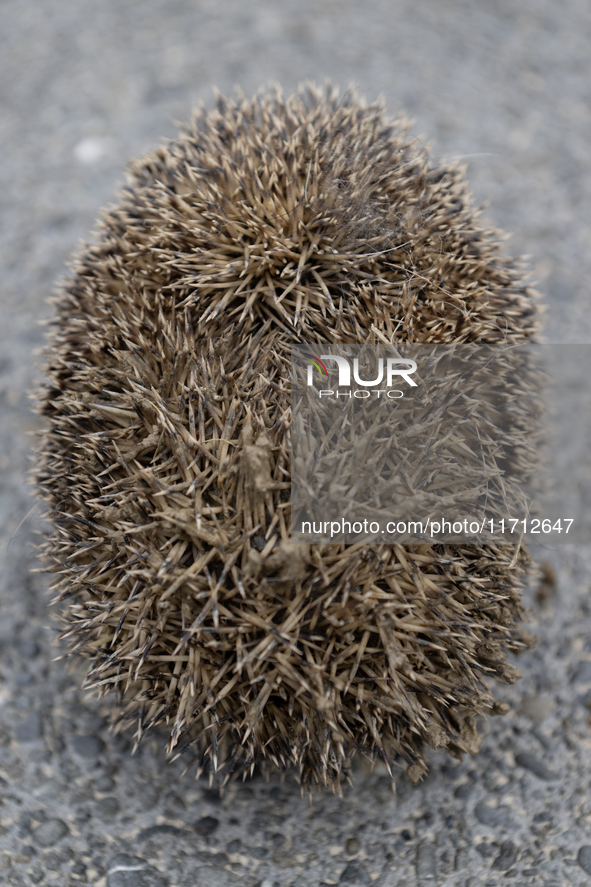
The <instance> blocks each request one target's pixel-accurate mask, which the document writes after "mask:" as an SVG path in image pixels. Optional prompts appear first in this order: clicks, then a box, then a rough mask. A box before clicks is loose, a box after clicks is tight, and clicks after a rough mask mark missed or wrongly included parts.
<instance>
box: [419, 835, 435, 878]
mask: <svg viewBox="0 0 591 887" xmlns="http://www.w3.org/2000/svg"><path fill="white" fill-rule="evenodd" d="M415 868H416V870H417V878H418V879H419V883H420V882H421V881H428V880H434V879H435V878H436V877H437V859H436V857H435V850H434V848H433V845H432V844H431V842H430V841H421V843H420V844H419V846H418V847H417V855H416V857H415Z"/></svg>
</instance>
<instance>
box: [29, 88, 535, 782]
mask: <svg viewBox="0 0 591 887" xmlns="http://www.w3.org/2000/svg"><path fill="white" fill-rule="evenodd" d="M501 239H502V238H501V237H500V236H499V234H498V233H497V232H495V231H492V230H489V229H487V228H485V227H483V226H482V225H481V224H480V223H479V221H478V212H476V211H475V210H474V208H473V207H472V206H471V204H470V200H469V195H468V193H467V190H466V185H465V181H464V174H463V169H462V168H461V167H460V166H458V165H450V164H436V163H434V162H433V161H432V160H431V158H430V155H429V153H428V151H427V150H426V149H425V148H424V147H423V146H421V145H420V144H419V143H418V142H417V141H415V140H412V139H411V138H410V137H409V136H408V125H407V123H406V122H405V121H404V120H403V119H398V120H396V121H395V122H393V123H389V122H387V121H385V119H384V113H383V108H382V106H381V105H370V106H367V105H366V104H364V103H363V102H362V101H361V100H360V99H359V98H357V97H356V96H355V95H354V94H352V93H348V94H347V95H346V96H345V97H344V98H342V99H340V98H339V97H338V95H337V94H336V92H335V91H334V90H332V89H331V88H327V89H326V90H324V91H321V90H318V89H316V88H315V87H313V86H311V85H305V86H303V87H302V88H301V89H300V90H299V92H298V93H297V94H294V95H291V96H290V97H289V98H287V99H286V100H284V99H283V98H282V95H281V92H280V90H279V89H278V88H276V89H275V90H271V91H269V92H266V93H259V94H257V95H256V96H255V97H254V98H252V99H246V98H245V97H244V96H243V95H241V94H238V96H237V98H236V99H234V100H229V99H227V98H224V97H221V96H218V97H217V106H216V108H215V109H214V110H212V111H209V112H208V111H205V110H204V109H203V108H202V109H200V110H199V111H198V112H197V113H196V114H195V115H194V117H193V119H192V121H191V123H190V125H189V126H188V127H187V128H186V129H185V130H183V131H181V133H180V136H179V138H178V139H176V140H174V141H171V142H169V143H167V144H166V145H164V146H163V147H160V148H158V149H157V150H155V151H154V152H152V153H150V154H147V155H146V156H144V157H142V158H141V159H140V160H137V161H135V162H133V163H132V164H131V167H130V169H129V171H128V183H127V185H126V186H125V187H124V188H123V189H122V191H121V193H120V197H119V200H118V203H117V205H115V206H111V207H109V208H108V209H107V210H106V211H104V212H103V213H102V216H101V219H100V226H99V231H98V234H97V236H96V238H95V241H94V242H93V243H92V244H90V245H84V246H83V247H82V248H81V250H80V251H79V252H78V254H77V255H76V257H75V258H74V260H73V264H72V266H71V267H72V272H73V275H72V277H70V278H69V279H68V280H66V281H65V282H64V284H63V285H62V287H61V289H60V292H59V294H58V296H57V297H56V299H55V300H54V302H55V306H56V315H55V319H54V321H53V325H54V330H53V332H52V335H51V341H50V346H49V349H48V367H47V377H48V380H47V383H46V386H45V388H44V390H43V392H42V393H41V395H40V397H41V400H42V404H41V410H42V413H43V414H44V416H45V417H46V430H45V432H44V435H43V441H42V446H41V448H40V453H39V465H38V468H37V470H36V479H37V483H38V486H39V489H40V491H41V494H42V496H43V497H44V498H45V499H46V501H47V502H48V503H49V508H50V517H51V522H52V530H51V532H50V533H49V534H48V536H47V540H46V543H45V553H46V555H47V557H48V558H49V561H50V563H51V567H50V568H51V569H52V570H53V571H54V572H55V573H56V580H55V587H56V589H57V592H58V598H57V599H58V600H59V601H61V607H60V615H61V619H62V620H63V623H64V624H63V637H64V638H66V639H67V641H68V642H69V644H70V649H71V652H72V653H77V654H81V655H82V656H84V657H87V658H88V672H87V679H86V685H87V686H88V687H90V688H95V689H96V690H98V691H99V692H100V693H107V692H112V694H113V696H112V698H113V700H114V715H113V720H114V723H115V724H116V725H118V726H122V725H123V726H124V725H126V724H132V725H134V726H135V731H136V738H137V740H138V741H139V739H140V738H141V736H142V735H143V734H144V732H145V731H146V730H147V729H148V728H150V727H153V726H155V725H158V724H166V725H168V729H169V733H170V741H169V744H168V751H169V753H172V752H173V749H175V748H176V752H178V751H179V749H183V748H187V747H189V748H191V749H193V750H194V752H195V757H196V763H197V771H198V772H202V771H203V770H206V771H208V772H214V771H216V770H217V769H218V768H222V766H223V767H224V768H225V769H224V771H223V772H224V773H225V774H227V775H230V774H231V773H232V772H241V773H244V772H245V771H247V770H248V769H249V768H253V767H254V766H255V765H256V763H257V762H259V761H263V762H268V763H269V765H271V766H272V765H276V766H279V767H286V766H288V765H290V764H295V765H297V767H298V768H299V773H300V778H301V781H302V784H304V785H310V784H313V783H318V784H321V785H322V784H324V785H327V786H331V787H332V788H338V786H339V783H340V781H341V780H342V778H343V776H347V775H348V774H349V772H350V765H351V760H352V758H353V757H354V755H355V754H362V755H365V756H366V757H368V758H369V759H370V760H372V761H374V760H382V761H384V762H385V763H386V765H387V766H388V768H389V769H390V770H391V772H393V769H392V768H395V767H399V766H400V765H402V766H404V767H406V770H407V773H408V774H409V776H410V778H411V779H413V780H416V779H419V778H420V777H421V776H422V775H423V773H424V772H425V770H426V751H427V749H428V747H432V748H439V747H444V746H445V747H447V749H448V750H449V752H450V753H451V754H452V755H454V756H461V755H462V753H463V752H470V753H474V752H476V751H477V749H478V747H479V743H480V739H479V734H478V729H477V724H476V716H477V715H482V714H486V713H493V714H494V713H503V712H505V711H506V710H508V706H507V705H505V704H504V703H499V702H496V701H495V699H494V697H493V695H492V693H491V691H490V689H489V688H488V685H487V682H486V681H487V679H489V678H495V679H497V680H500V681H504V682H513V681H514V680H515V678H516V676H517V672H516V670H515V668H514V667H513V666H512V665H510V664H509V663H508V662H507V659H506V653H507V651H516V650H519V649H521V648H523V647H524V646H526V645H528V643H529V638H528V636H527V633H525V632H523V630H522V629H520V627H519V626H518V624H517V623H518V622H519V620H520V619H521V618H522V617H523V610H522V605H521V603H520V590H521V587H522V583H523V571H524V568H525V565H526V564H527V562H528V557H527V553H526V552H525V551H524V550H523V549H521V548H519V547H518V546H512V545H509V544H493V543H490V544H488V543H487V544H482V545H458V544H456V545H449V544H440V545H435V544H434V545H427V544H416V545H410V544H404V545H390V544H388V545H378V544H351V545H344V544H343V545H326V544H315V545H310V546H304V545H295V544H292V543H291V542H290V537H289V515H290V461H289V455H290V448H289V440H290V387H289V346H290V345H291V344H294V343H309V344H311V345H312V344H314V343H363V342H365V343H372V342H373V343H376V344H378V343H380V342H389V343H390V342H402V341H404V342H410V343H463V342H479V343H497V342H507V343H511V344H517V343H524V342H527V341H528V340H529V339H531V338H532V337H533V336H534V335H535V332H536V329H537V323H538V309H537V308H536V301H535V293H534V292H533V291H532V290H531V289H530V288H529V287H528V285H527V282H526V280H525V276H524V271H523V268H522V266H521V264H520V263H519V262H515V261H512V260H510V259H508V258H507V257H505V256H504V254H503V253H502V252H501V249H500V240H501ZM176 752H175V753H176Z"/></svg>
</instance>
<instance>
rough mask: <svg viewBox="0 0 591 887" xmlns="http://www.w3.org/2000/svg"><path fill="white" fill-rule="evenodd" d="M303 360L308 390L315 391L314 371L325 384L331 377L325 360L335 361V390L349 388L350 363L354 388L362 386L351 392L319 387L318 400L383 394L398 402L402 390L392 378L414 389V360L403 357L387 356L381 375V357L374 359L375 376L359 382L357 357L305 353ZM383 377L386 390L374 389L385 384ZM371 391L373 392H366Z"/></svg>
mask: <svg viewBox="0 0 591 887" xmlns="http://www.w3.org/2000/svg"><path fill="white" fill-rule="evenodd" d="M303 357H304V359H305V360H306V361H307V363H308V379H307V384H308V386H309V387H312V388H314V387H315V386H314V369H315V368H316V370H317V371H318V373H319V375H320V377H321V381H323V382H324V381H327V380H328V377H329V375H330V373H329V371H328V369H327V367H326V364H325V362H324V361H334V363H335V364H336V367H332V366H331V368H330V369H331V370H332V371H334V369H336V370H337V371H338V381H337V386H338V388H345V389H351V363H352V364H353V380H354V382H356V383H357V385H361V386H363V387H362V388H357V389H355V390H354V391H353V390H349V391H335V390H334V389H331V388H322V389H320V390H319V391H318V397H330V396H331V395H332V396H335V397H357V398H367V397H371V395H372V394H375V395H376V396H377V397H381V395H382V394H385V395H386V397H388V398H390V400H398V399H399V398H400V397H404V391H401V390H400V389H397V388H394V387H393V385H394V379H395V378H396V380H397V381H399V380H400V379H402V380H403V381H404V382H406V383H407V384H408V385H410V386H412V387H414V388H416V387H417V383H416V382H415V381H414V379H411V376H412V374H413V373H415V372H416V370H417V364H416V361H414V360H410V359H409V358H406V357H387V358H386V367H385V373H384V358H383V357H379V358H378V359H377V370H374V372H375V373H376V376H375V378H374V379H362V378H361V373H360V368H359V358H358V357H355V358H353V360H352V361H351V360H349V359H348V358H347V357H342V356H341V355H336V354H321V355H320V357H317V356H316V355H315V354H310V353H308V352H306V353H305V354H304V355H303ZM384 375H385V384H386V387H385V388H377V387H376V386H378V385H382V384H383V383H384ZM369 389H372V390H369Z"/></svg>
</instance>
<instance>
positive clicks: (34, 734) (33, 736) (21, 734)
mask: <svg viewBox="0 0 591 887" xmlns="http://www.w3.org/2000/svg"><path fill="white" fill-rule="evenodd" d="M42 736H43V724H42V722H41V716H40V715H39V714H38V713H37V712H36V711H34V712H32V713H31V714H30V715H29V716H28V717H27V718H25V720H24V721H22V723H20V724H19V725H18V726H17V728H16V738H17V739H18V741H19V742H36V741H37V740H38V739H41V738H42Z"/></svg>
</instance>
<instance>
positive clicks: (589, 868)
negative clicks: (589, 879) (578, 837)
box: [577, 844, 591, 875]
mask: <svg viewBox="0 0 591 887" xmlns="http://www.w3.org/2000/svg"><path fill="white" fill-rule="evenodd" d="M577 862H578V863H579V865H580V866H581V868H582V869H583V871H584V872H587V874H588V875H591V845H589V844H584V845H583V846H582V847H581V849H580V850H579V853H578V856H577Z"/></svg>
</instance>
